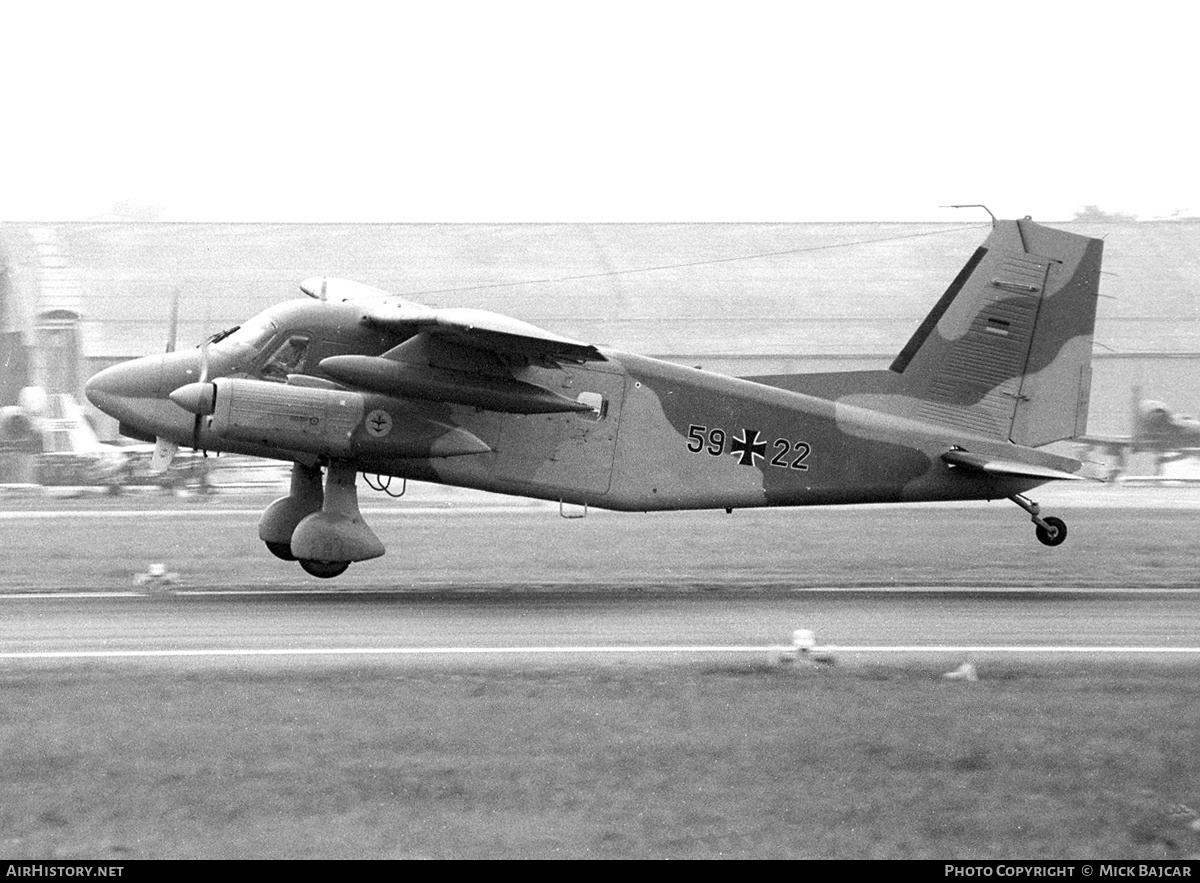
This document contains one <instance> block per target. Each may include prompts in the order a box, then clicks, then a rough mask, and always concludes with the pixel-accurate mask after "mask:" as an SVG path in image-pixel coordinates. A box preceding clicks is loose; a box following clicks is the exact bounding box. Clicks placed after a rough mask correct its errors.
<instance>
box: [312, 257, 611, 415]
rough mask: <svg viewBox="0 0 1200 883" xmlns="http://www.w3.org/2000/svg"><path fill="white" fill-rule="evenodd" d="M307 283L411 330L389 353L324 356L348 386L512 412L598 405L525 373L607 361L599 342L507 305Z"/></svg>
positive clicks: (379, 322) (388, 328) (369, 320)
mask: <svg viewBox="0 0 1200 883" xmlns="http://www.w3.org/2000/svg"><path fill="white" fill-rule="evenodd" d="M300 288H301V290H302V291H304V292H305V293H306V294H309V295H310V296H312V297H316V298H317V299H318V300H321V299H324V300H330V299H333V300H335V301H340V302H353V305H354V306H355V307H356V308H357V312H358V317H359V318H358V321H359V324H361V325H363V326H365V327H367V328H372V329H377V330H381V331H385V332H388V333H390V334H392V335H395V336H396V337H400V338H404V342H403V343H401V344H399V345H398V346H396V347H393V348H392V349H390V350H388V351H387V352H385V353H383V354H382V355H378V356H368V355H335V356H329V357H327V358H325V359H323V360H322V361H321V362H320V365H319V367H320V370H321V371H323V372H325V373H326V374H328V375H329V376H330V377H332V378H333V379H334V380H336V381H337V382H339V383H342V384H345V385H346V386H349V387H352V388H355V389H362V390H368V391H370V392H375V393H379V394H381V395H391V396H396V397H399V398H412V399H421V400H424V401H434V402H443V403H446V404H455V405H469V406H473V407H477V408H487V409H489V410H492V411H497V412H500V413H508V414H552V413H564V412H580V413H583V412H587V411H591V410H592V409H593V405H592V404H590V403H585V402H580V401H578V400H576V399H572V398H568V397H567V396H563V395H560V394H558V393H556V392H554V391H552V390H550V389H548V388H547V387H545V386H543V385H541V384H538V383H531V382H528V381H527V380H525V379H522V378H521V376H520V375H521V374H522V373H524V372H525V371H526V369H527V368H528V367H529V366H531V365H536V366H540V367H542V368H550V369H555V368H558V367H559V365H560V364H562V363H571V364H583V363H586V362H604V361H607V359H606V358H605V357H604V356H603V355H602V354H601V353H600V351H599V350H598V349H596V347H594V346H591V345H589V344H585V343H581V342H580V341H577V340H572V339H570V338H568V337H563V336H561V335H558V334H554V333H553V332H550V331H546V330H545V329H543V328H538V327H537V326H536V325H530V324H529V323H528V322H522V321H520V320H518V319H513V318H512V317H510V316H504V315H501V314H500V313H493V312H490V311H488V310H478V309H463V308H451V309H438V308H434V307H427V306H424V305H423V304H418V303H414V302H413V301H409V300H405V299H404V298H396V297H392V296H390V295H388V294H387V293H386V292H383V291H380V290H379V289H377V288H372V287H370V286H367V285H362V284H359V283H355V282H351V281H349V280H345V279H328V278H316V279H306V280H305V281H304V282H303V283H301V285H300Z"/></svg>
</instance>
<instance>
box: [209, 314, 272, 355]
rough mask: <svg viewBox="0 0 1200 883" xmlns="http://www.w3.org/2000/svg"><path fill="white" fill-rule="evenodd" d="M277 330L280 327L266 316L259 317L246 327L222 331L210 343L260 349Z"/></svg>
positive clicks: (246, 324)
mask: <svg viewBox="0 0 1200 883" xmlns="http://www.w3.org/2000/svg"><path fill="white" fill-rule="evenodd" d="M277 330H278V326H277V325H276V324H275V323H274V322H272V321H271V320H270V319H268V318H267V317H266V316H257V317H255V318H253V319H251V320H250V321H249V322H246V323H245V324H244V325H241V326H238V327H236V328H230V329H229V330H228V331H222V332H221V333H220V334H217V335H214V336H213V337H212V338H210V342H212V343H214V344H216V343H219V344H220V345H221V346H224V345H226V344H240V345H241V346H249V347H253V348H254V349H258V348H259V347H260V346H262V345H263V344H264V343H265V342H266V341H267V340H268V339H269V338H270V337H271V335H272V334H274V333H275V332H276V331H277Z"/></svg>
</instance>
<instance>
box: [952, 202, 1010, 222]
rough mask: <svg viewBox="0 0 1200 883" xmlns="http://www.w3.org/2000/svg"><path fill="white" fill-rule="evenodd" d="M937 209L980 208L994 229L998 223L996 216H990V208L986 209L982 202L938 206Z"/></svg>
mask: <svg viewBox="0 0 1200 883" xmlns="http://www.w3.org/2000/svg"><path fill="white" fill-rule="evenodd" d="M938 208H981V209H983V210H984V211H985V212H987V213H988V215H989V216H990V217H991V219H992V226H993V227H995V226H996V224H997V223H999V222H998V221H997V220H996V216H995V215H993V214H992V210H991V209H990V208H988V207H987V206H986V205H984V204H983V203H982V202H968V203H963V204H961V205H942V206H938Z"/></svg>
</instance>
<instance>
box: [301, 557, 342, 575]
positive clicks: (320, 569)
mask: <svg viewBox="0 0 1200 883" xmlns="http://www.w3.org/2000/svg"><path fill="white" fill-rule="evenodd" d="M300 566H301V567H303V568H304V572H305V573H307V574H310V575H311V576H315V577H317V578H318V579H333V578H334V577H335V576H341V575H342V574H343V573H345V572H346V568H347V567H349V566H350V562H349V561H318V560H316V559H315V558H301V559H300Z"/></svg>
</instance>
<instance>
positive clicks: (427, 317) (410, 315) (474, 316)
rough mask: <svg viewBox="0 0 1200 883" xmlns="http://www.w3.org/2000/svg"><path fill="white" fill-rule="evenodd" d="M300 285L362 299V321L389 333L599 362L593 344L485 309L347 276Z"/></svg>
mask: <svg viewBox="0 0 1200 883" xmlns="http://www.w3.org/2000/svg"><path fill="white" fill-rule="evenodd" d="M300 290H301V291H303V292H304V293H305V294H308V295H309V296H310V297H316V298H317V299H318V300H330V299H336V300H340V301H349V300H355V301H361V302H362V303H361V310H362V318H361V320H360V321H361V322H362V323H363V324H364V325H367V326H368V327H371V328H382V329H386V330H388V331H392V332H400V333H403V332H407V331H411V332H414V333H416V332H422V333H428V334H432V335H436V336H437V337H441V338H446V339H449V340H453V341H455V342H456V343H460V344H463V345H465V346H469V347H475V348H478V349H483V350H490V351H493V352H496V353H504V354H511V355H516V356H522V357H528V358H533V359H537V360H540V361H543V362H545V361H568V362H603V361H606V359H605V358H604V356H603V355H601V353H600V351H599V350H598V349H596V347H594V346H591V345H589V344H585V343H581V342H579V341H577V340H571V339H570V338H568V337H562V336H561V335H558V334H554V333H553V332H550V331H546V330H545V329H543V328H538V327H537V326H536V325H530V324H529V323H528V322H522V321H520V320H519V319H513V318H512V317H510V316H504V315H501V314H500V313H493V312H490V311H488V310H477V309H469V308H461V307H459V308H447V309H437V308H434V307H427V306H424V305H422V304H418V303H415V302H413V301H410V300H405V299H404V298H399V297H394V296H393V295H389V294H388V293H387V292H385V291H381V290H380V289H378V288H373V287H371V286H369V285H363V284H362V283H359V282H352V281H350V280H348V279H332V278H320V277H317V278H313V279H306V280H304V282H302V283H300Z"/></svg>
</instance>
